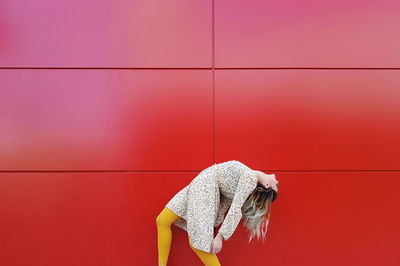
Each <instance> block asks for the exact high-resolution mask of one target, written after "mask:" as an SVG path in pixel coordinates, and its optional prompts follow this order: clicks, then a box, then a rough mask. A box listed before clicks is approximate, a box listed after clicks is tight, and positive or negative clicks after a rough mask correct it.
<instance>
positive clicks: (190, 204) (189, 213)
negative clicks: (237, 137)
mask: <svg viewBox="0 0 400 266" xmlns="http://www.w3.org/2000/svg"><path fill="white" fill-rule="evenodd" d="M278 184H279V182H278V180H276V178H275V175H274V174H270V175H269V174H265V173H263V172H261V171H257V170H252V169H251V168H250V167H248V166H247V165H245V164H243V163H242V162H239V161H237V160H231V161H227V162H223V163H219V164H214V165H212V166H210V167H208V168H206V169H204V170H203V171H201V172H200V173H199V174H198V175H197V176H196V177H195V178H194V179H193V180H192V181H191V182H190V183H189V184H188V185H187V186H186V187H184V188H183V189H181V190H180V191H179V192H178V193H176V194H175V195H174V197H173V198H172V199H170V200H169V201H168V203H167V204H166V205H165V207H164V209H163V210H162V211H161V213H160V214H159V215H158V216H157V218H156V224H157V233H158V265H159V266H160V265H163V266H164V265H167V262H168V256H169V251H170V247H171V241H172V232H171V225H172V224H174V225H176V226H177V227H180V228H182V229H183V230H185V231H186V232H187V233H188V241H189V245H190V247H191V248H192V250H193V251H194V252H195V253H196V254H197V255H198V256H199V258H200V260H201V261H202V262H203V263H204V265H221V264H220V262H219V260H218V257H217V255H216V254H217V253H219V252H220V251H221V249H222V241H223V240H225V241H227V240H228V239H229V238H230V237H231V236H232V234H233V232H234V231H235V229H236V228H237V226H238V224H239V222H240V220H241V219H242V218H244V226H245V227H246V228H247V229H248V230H249V231H250V237H249V242H250V241H251V240H252V239H253V237H254V236H257V239H259V238H260V237H262V239H263V240H264V239H265V235H266V232H267V229H268V222H269V219H270V209H271V203H272V202H273V201H275V199H276V198H277V196H278ZM228 209H229V210H228ZM225 213H226V216H225ZM224 217H225V218H224ZM221 223H222V225H221V227H220V229H219V230H218V233H217V235H216V236H215V237H214V228H215V227H218V226H219V225H220V224H221Z"/></svg>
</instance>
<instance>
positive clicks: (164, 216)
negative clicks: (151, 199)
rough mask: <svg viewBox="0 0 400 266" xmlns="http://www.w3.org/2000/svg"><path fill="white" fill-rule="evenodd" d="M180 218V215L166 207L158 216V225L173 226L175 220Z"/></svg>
mask: <svg viewBox="0 0 400 266" xmlns="http://www.w3.org/2000/svg"><path fill="white" fill-rule="evenodd" d="M177 219H179V216H177V215H176V214H174V213H173V212H172V211H170V210H169V209H167V208H164V209H163V210H162V211H161V212H160V214H158V215H157V217H156V224H157V226H171V224H172V223H173V222H175V221H176V220H177Z"/></svg>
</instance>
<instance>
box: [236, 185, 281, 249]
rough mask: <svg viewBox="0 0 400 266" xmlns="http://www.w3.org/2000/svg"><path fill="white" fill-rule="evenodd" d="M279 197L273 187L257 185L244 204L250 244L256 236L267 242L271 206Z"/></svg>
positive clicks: (244, 222) (243, 210) (244, 217)
mask: <svg viewBox="0 0 400 266" xmlns="http://www.w3.org/2000/svg"><path fill="white" fill-rule="evenodd" d="M277 196H278V193H277V192H276V191H275V190H273V189H272V188H271V187H269V188H265V187H264V186H263V185H262V184H260V183H257V187H256V188H255V189H254V191H253V192H252V193H251V194H250V195H249V196H248V197H247V199H246V201H245V202H244V204H243V207H242V214H243V225H244V226H245V227H246V228H247V230H248V231H250V237H249V243H250V241H251V240H252V239H253V237H254V236H257V239H260V237H262V240H263V242H264V241H265V235H266V233H267V230H268V223H269V220H270V218H271V214H270V210H271V204H272V202H273V201H275V200H276V198H277ZM265 216H267V218H265Z"/></svg>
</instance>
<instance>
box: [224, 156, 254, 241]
mask: <svg viewBox="0 0 400 266" xmlns="http://www.w3.org/2000/svg"><path fill="white" fill-rule="evenodd" d="M235 165H236V166H237V167H238V168H239V170H240V176H239V182H238V185H237V188H236V192H235V195H234V197H233V200H232V204H231V206H230V208H229V211H228V213H227V215H226V217H225V219H224V221H223V223H222V226H221V228H220V229H219V230H218V233H219V234H221V235H222V237H223V238H224V240H225V241H226V240H228V239H229V238H230V237H231V236H232V234H233V232H234V231H235V230H236V228H237V226H238V224H239V222H240V219H241V218H242V206H243V204H244V202H245V201H246V199H247V197H248V196H249V195H250V194H251V193H252V192H253V190H254V189H255V188H256V186H257V179H256V173H255V172H254V171H253V170H252V169H251V168H249V167H248V166H246V165H245V164H243V163H241V162H239V161H235Z"/></svg>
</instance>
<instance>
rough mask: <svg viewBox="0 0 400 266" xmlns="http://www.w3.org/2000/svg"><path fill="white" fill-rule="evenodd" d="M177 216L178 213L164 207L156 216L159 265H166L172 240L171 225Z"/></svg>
mask: <svg viewBox="0 0 400 266" xmlns="http://www.w3.org/2000/svg"><path fill="white" fill-rule="evenodd" d="M179 218H180V217H179V216H178V215H176V214H175V213H173V212H172V211H171V210H170V209H168V208H165V207H164V209H163V210H162V211H161V212H160V214H159V215H158V216H157V218H156V223H157V237H158V265H159V266H161V265H162V266H165V265H167V262H168V255H169V251H170V248H171V241H172V231H171V225H172V223H174V222H175V221H176V220H178V219H179Z"/></svg>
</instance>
